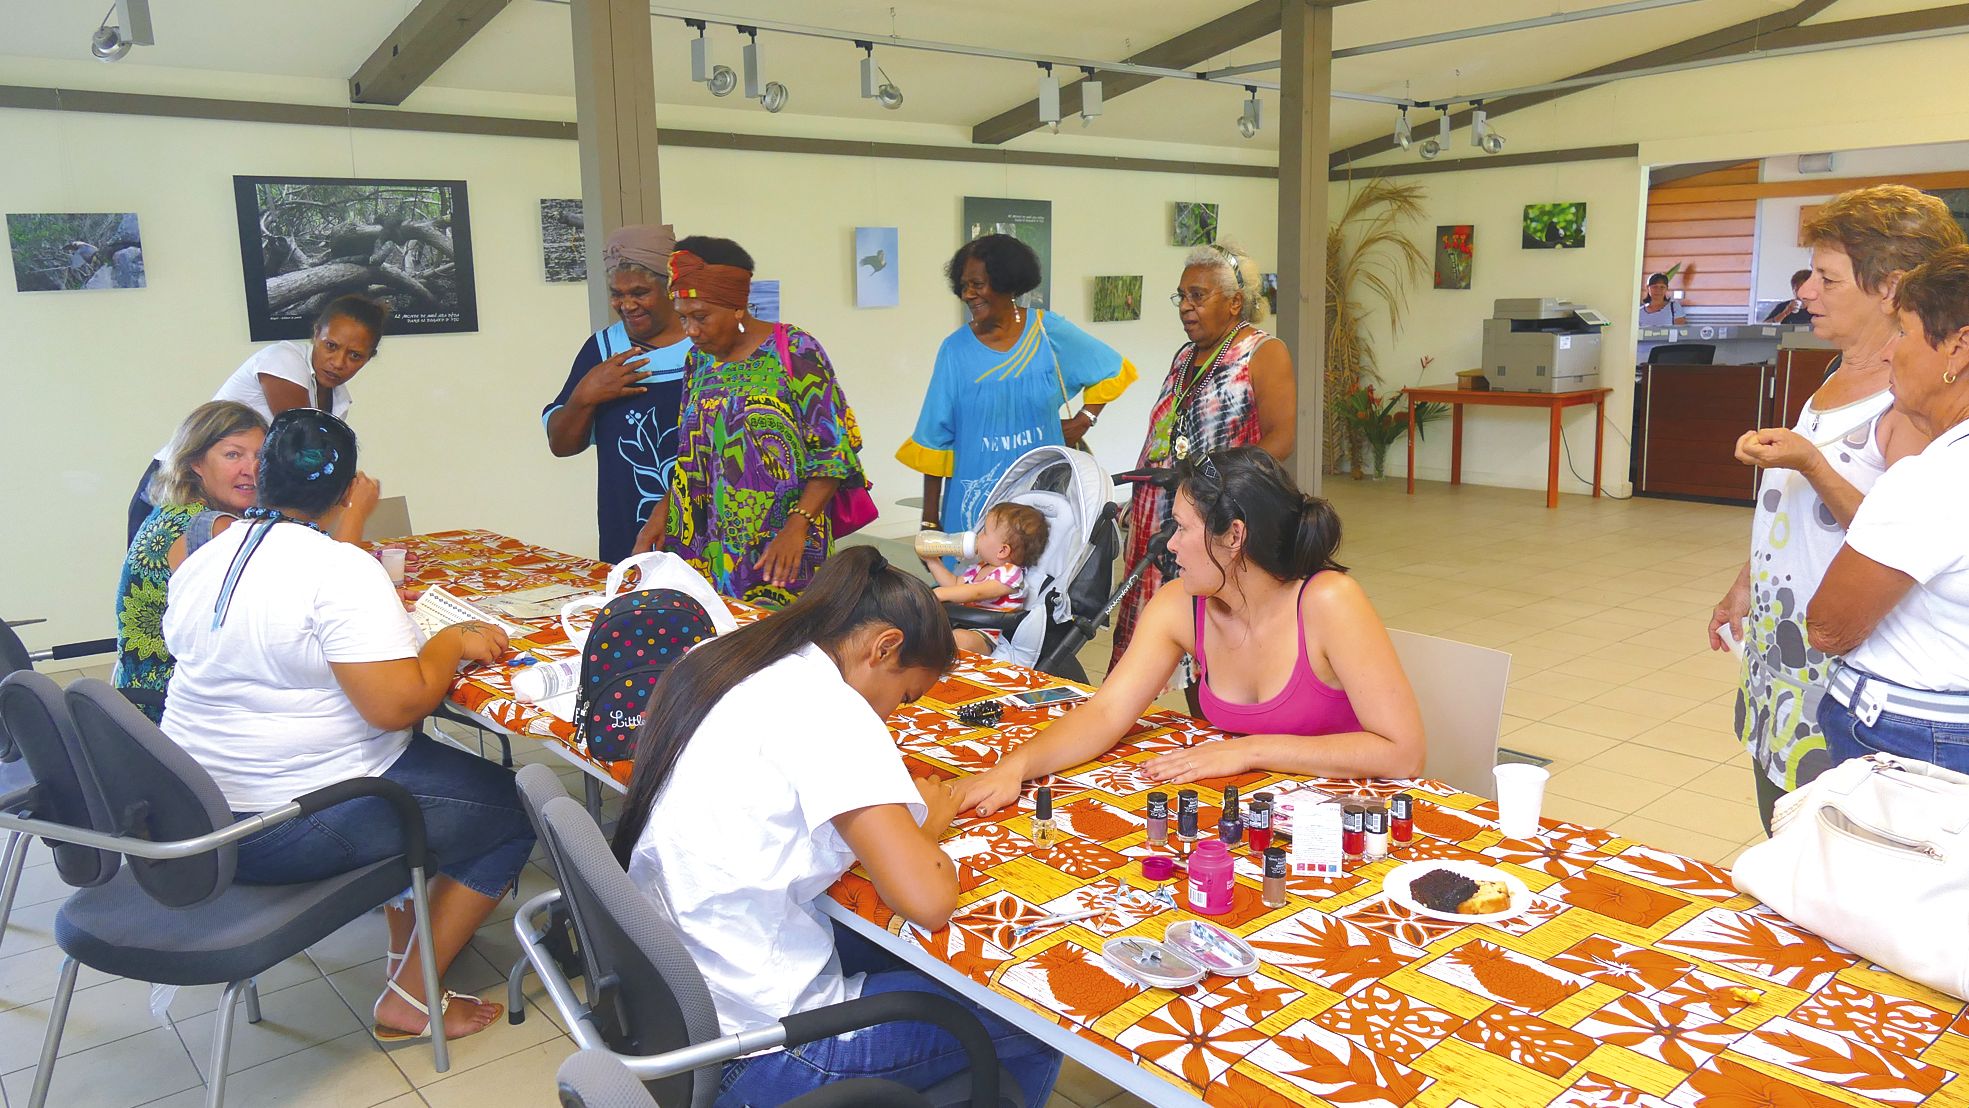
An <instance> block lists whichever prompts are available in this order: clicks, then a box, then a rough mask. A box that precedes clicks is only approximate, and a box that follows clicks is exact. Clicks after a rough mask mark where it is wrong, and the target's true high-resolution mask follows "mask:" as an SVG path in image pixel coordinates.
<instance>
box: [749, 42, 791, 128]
mask: <svg viewBox="0 0 1969 1108" xmlns="http://www.w3.org/2000/svg"><path fill="white" fill-rule="evenodd" d="M738 33H739V34H741V35H744V36H745V49H744V50H743V51H742V52H741V55H740V64H741V66H742V67H743V69H744V70H745V98H746V99H747V100H757V101H758V102H759V106H760V107H762V108H764V109H766V110H767V111H769V112H778V111H780V110H781V109H783V108H785V107H786V101H787V92H786V86H785V85H782V84H780V83H779V82H778V81H768V80H766V79H765V74H764V67H763V66H762V65H761V64H760V61H759V29H758V28H757V27H740V28H739V29H738Z"/></svg>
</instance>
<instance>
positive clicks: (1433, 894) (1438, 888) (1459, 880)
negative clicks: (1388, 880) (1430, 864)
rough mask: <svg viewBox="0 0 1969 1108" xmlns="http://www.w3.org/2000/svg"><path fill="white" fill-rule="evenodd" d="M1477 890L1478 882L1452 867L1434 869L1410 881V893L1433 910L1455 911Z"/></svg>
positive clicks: (1417, 900) (1419, 902)
mask: <svg viewBox="0 0 1969 1108" xmlns="http://www.w3.org/2000/svg"><path fill="white" fill-rule="evenodd" d="M1476 891H1477V883H1476V882H1475V881H1472V880H1470V879H1469V878H1468V877H1465V876H1463V875H1462V874H1460V873H1458V872H1456V871H1455V870H1450V869H1432V870H1430V871H1429V872H1428V873H1425V874H1423V875H1422V876H1420V877H1418V878H1416V879H1415V880H1413V881H1411V882H1409V883H1408V895H1409V896H1411V897H1414V898H1415V902H1416V903H1418V904H1420V905H1422V906H1423V907H1425V908H1428V909H1430V910H1431V911H1436V912H1455V911H1458V910H1459V909H1460V908H1461V907H1462V905H1463V902H1464V901H1466V900H1468V899H1470V897H1471V896H1473V895H1474V894H1475V893H1476Z"/></svg>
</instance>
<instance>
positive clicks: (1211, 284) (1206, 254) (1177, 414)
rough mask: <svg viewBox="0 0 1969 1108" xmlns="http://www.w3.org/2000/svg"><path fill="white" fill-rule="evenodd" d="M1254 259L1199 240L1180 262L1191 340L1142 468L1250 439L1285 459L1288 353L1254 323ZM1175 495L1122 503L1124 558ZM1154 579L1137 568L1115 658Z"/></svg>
mask: <svg viewBox="0 0 1969 1108" xmlns="http://www.w3.org/2000/svg"><path fill="white" fill-rule="evenodd" d="M1260 277H1261V275H1260V274H1259V272H1258V266H1257V264H1256V263H1254V262H1253V261H1252V260H1251V259H1250V258H1249V257H1248V256H1246V255H1245V254H1243V253H1242V252H1240V251H1239V250H1237V249H1236V248H1235V247H1231V246H1225V245H1223V244H1221V243H1216V244H1212V245H1210V246H1199V247H1197V248H1196V249H1194V250H1192V251H1190V255H1189V257H1188V258H1186V259H1185V260H1184V262H1183V277H1182V280H1181V281H1180V282H1179V283H1178V284H1177V286H1176V291H1175V292H1174V293H1172V294H1171V295H1170V297H1169V302H1170V303H1171V304H1174V305H1176V314H1177V316H1178V317H1179V318H1180V319H1181V320H1182V322H1183V334H1184V335H1186V336H1188V338H1189V341H1188V342H1185V343H1184V344H1183V345H1182V348H1181V349H1179V350H1177V351H1176V357H1175V359H1174V360H1173V361H1171V362H1170V363H1169V376H1168V377H1167V378H1165V379H1164V380H1163V382H1162V391H1161V392H1160V393H1158V394H1157V395H1156V398H1155V407H1154V408H1152V409H1150V414H1149V434H1148V439H1147V440H1146V441H1145V442H1143V443H1142V456H1141V460H1140V462H1139V463H1138V464H1139V465H1141V466H1143V467H1149V466H1156V467H1165V466H1169V465H1172V464H1173V463H1174V462H1175V461H1176V460H1177V459H1179V458H1183V457H1199V456H1201V455H1203V454H1206V453H1212V454H1214V453H1216V452H1217V451H1220V450H1229V449H1231V448H1232V447H1237V446H1256V447H1259V448H1261V449H1262V450H1264V451H1265V453H1267V454H1270V455H1271V456H1272V457H1274V458H1277V459H1279V460H1280V461H1284V460H1285V458H1286V457H1287V456H1288V455H1290V454H1291V453H1292V444H1293V436H1294V434H1295V432H1296V429H1295V427H1294V424H1293V421H1294V418H1295V415H1294V409H1295V407H1296V406H1297V404H1298V402H1299V392H1298V385H1297V382H1296V381H1295V380H1294V379H1293V376H1292V355H1291V353H1290V352H1289V351H1287V350H1286V348H1285V343H1283V342H1281V341H1279V340H1278V339H1276V338H1274V337H1273V336H1272V335H1270V334H1269V333H1267V332H1266V331H1265V330H1263V329H1262V328H1260V327H1259V326H1258V321H1259V320H1260V319H1262V318H1264V310H1265V299H1264V297H1263V296H1262V295H1260V293H1259V284H1258V282H1259V280H1260ZM1173 499H1174V493H1173V492H1171V491H1170V490H1169V489H1164V488H1157V487H1155V486H1153V485H1148V484H1143V485H1137V486H1136V488H1135V501H1134V503H1133V505H1131V506H1130V508H1129V511H1128V548H1127V550H1126V552H1125V555H1124V559H1123V564H1124V565H1129V566H1133V565H1136V564H1137V563H1139V562H1140V561H1141V560H1142V558H1143V557H1144V556H1145V555H1146V554H1147V553H1148V547H1149V539H1150V538H1151V537H1152V536H1154V534H1155V532H1156V529H1157V528H1158V527H1160V526H1162V521H1163V520H1165V519H1168V518H1169V512H1170V505H1171V502H1172V500H1173ZM1161 586H1162V573H1161V571H1160V570H1158V569H1157V568H1155V567H1154V566H1150V567H1148V569H1147V570H1146V571H1145V572H1144V573H1143V574H1142V578H1141V580H1140V581H1139V582H1138V583H1137V584H1136V586H1135V588H1134V589H1133V590H1132V591H1131V592H1129V594H1128V595H1127V596H1126V597H1125V598H1123V600H1122V605H1121V608H1120V609H1119V610H1118V611H1117V613H1116V615H1115V624H1114V658H1115V660H1116V661H1117V662H1118V661H1120V659H1121V655H1122V653H1123V652H1124V651H1126V650H1127V649H1128V640H1129V639H1130V638H1132V637H1133V636H1134V633H1135V621H1136V618H1137V617H1138V616H1139V615H1140V614H1141V611H1142V606H1143V605H1144V604H1145V603H1147V602H1148V598H1149V597H1151V596H1154V595H1155V590H1156V589H1158V588H1160V587H1161Z"/></svg>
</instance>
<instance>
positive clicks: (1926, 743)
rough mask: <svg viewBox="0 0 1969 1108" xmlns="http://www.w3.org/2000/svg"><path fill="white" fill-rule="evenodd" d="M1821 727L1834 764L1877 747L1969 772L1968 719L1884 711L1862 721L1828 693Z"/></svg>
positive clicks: (1822, 707) (1821, 710) (1821, 709)
mask: <svg viewBox="0 0 1969 1108" xmlns="http://www.w3.org/2000/svg"><path fill="white" fill-rule="evenodd" d="M1819 730H1821V731H1824V732H1825V746H1826V752H1827V753H1829V754H1831V755H1832V764H1833V765H1835V766H1836V765H1838V764H1839V763H1841V762H1843V761H1845V760H1846V759H1848V758H1864V757H1866V756H1867V755H1868V754H1872V753H1874V752H1875V751H1878V752H1880V753H1882V754H1892V755H1894V756H1895V757H1897V758H1911V759H1914V760H1915V761H1920V762H1927V763H1929V764H1930V765H1936V766H1940V767H1942V768H1943V769H1952V770H1955V771H1956V772H1958V773H1969V722H1965V723H1942V722H1940V721H1938V720H1932V719H1922V718H1920V717H1918V716H1903V715H1896V714H1894V713H1893V712H1882V713H1880V718H1879V719H1877V720H1875V721H1873V722H1872V723H1871V724H1867V723H1861V722H1860V721H1859V718H1858V717H1857V716H1855V715H1854V714H1853V710H1852V709H1851V708H1848V707H1847V706H1846V705H1844V704H1841V703H1839V701H1837V700H1835V699H1833V698H1832V697H1830V696H1828V697H1826V698H1825V699H1823V700H1821V701H1819Z"/></svg>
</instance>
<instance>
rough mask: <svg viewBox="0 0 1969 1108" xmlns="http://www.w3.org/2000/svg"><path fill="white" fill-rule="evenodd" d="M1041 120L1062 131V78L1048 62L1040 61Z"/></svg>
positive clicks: (1055, 132) (1054, 130)
mask: <svg viewBox="0 0 1969 1108" xmlns="http://www.w3.org/2000/svg"><path fill="white" fill-rule="evenodd" d="M1039 122H1041V123H1043V124H1045V125H1047V126H1049V127H1051V128H1052V129H1053V133H1054V134H1056V135H1057V134H1059V133H1060V79H1059V78H1058V77H1055V76H1053V67H1052V66H1051V65H1049V64H1047V63H1046V62H1040V63H1039Z"/></svg>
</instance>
